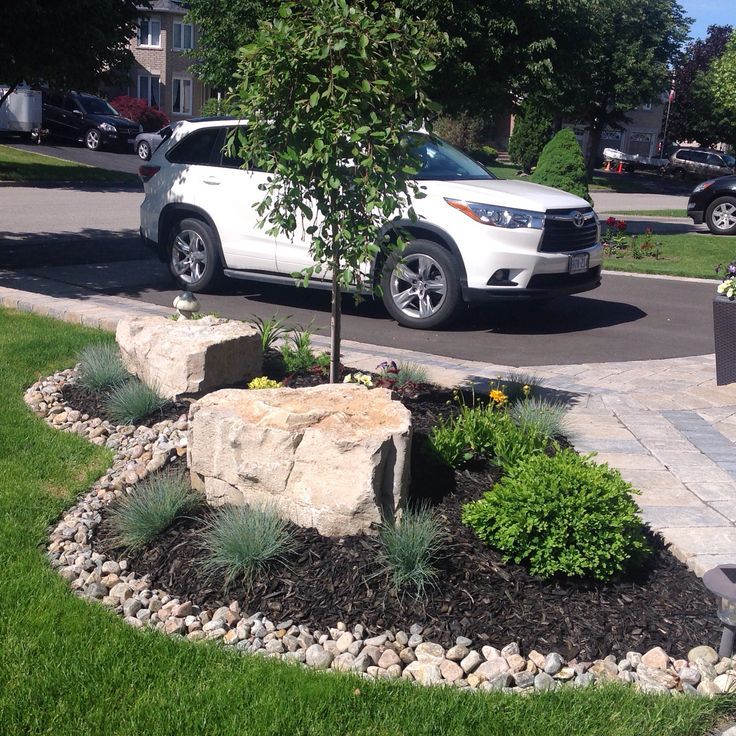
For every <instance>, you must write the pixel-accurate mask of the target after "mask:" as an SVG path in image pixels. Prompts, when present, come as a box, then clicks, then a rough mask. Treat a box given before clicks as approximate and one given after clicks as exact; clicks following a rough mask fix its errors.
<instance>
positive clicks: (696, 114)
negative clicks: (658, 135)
mask: <svg viewBox="0 0 736 736" xmlns="http://www.w3.org/2000/svg"><path fill="white" fill-rule="evenodd" d="M732 31H733V28H732V27H731V26H717V25H713V26H710V27H709V28H708V35H707V36H706V38H705V39H698V40H697V41H693V42H692V43H691V44H688V46H687V48H686V49H685V53H684V56H683V59H682V61H681V62H680V63H679V64H678V65H677V67H676V69H675V75H674V89H675V100H674V102H673V103H672V106H671V109H670V122H669V135H668V138H671V139H672V140H675V141H689V140H696V141H698V142H700V143H702V144H703V145H706V146H709V145H712V144H714V143H716V142H718V141H726V142H729V143H731V144H732V145H733V144H735V143H736V115H734V114H733V112H729V110H728V109H727V108H726V107H725V106H724V105H723V104H722V103H721V102H719V101H718V99H717V95H716V94H715V93H714V91H713V90H712V86H713V84H714V82H713V79H712V77H711V74H710V71H711V65H712V64H713V62H714V61H715V60H717V59H719V58H720V57H721V56H722V55H723V53H724V51H725V50H726V43H727V42H728V39H729V38H730V36H731V33H732Z"/></svg>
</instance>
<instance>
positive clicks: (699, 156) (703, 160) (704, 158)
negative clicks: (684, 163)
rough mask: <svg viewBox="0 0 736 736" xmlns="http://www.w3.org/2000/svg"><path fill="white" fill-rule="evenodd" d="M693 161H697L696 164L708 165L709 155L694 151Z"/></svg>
mask: <svg viewBox="0 0 736 736" xmlns="http://www.w3.org/2000/svg"><path fill="white" fill-rule="evenodd" d="M692 155H693V161H695V163H696V164H707V163H708V154H707V153H703V152H702V151H693V154H692Z"/></svg>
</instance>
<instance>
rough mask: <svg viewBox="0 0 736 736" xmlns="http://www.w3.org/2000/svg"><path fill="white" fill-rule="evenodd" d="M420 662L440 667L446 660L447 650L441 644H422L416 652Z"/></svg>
mask: <svg viewBox="0 0 736 736" xmlns="http://www.w3.org/2000/svg"><path fill="white" fill-rule="evenodd" d="M414 654H416V656H417V660H418V661H419V662H429V663H430V664H436V665H439V664H441V663H442V661H443V660H444V659H445V650H444V648H443V647H442V646H441V645H439V644H433V643H432V642H422V643H421V644H419V646H417V648H416V649H415V650H414Z"/></svg>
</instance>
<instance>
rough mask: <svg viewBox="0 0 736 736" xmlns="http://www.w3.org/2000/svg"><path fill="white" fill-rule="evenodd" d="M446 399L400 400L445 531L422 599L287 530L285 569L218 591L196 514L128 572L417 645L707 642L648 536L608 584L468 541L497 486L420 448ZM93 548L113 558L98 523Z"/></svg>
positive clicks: (682, 579) (357, 553)
mask: <svg viewBox="0 0 736 736" xmlns="http://www.w3.org/2000/svg"><path fill="white" fill-rule="evenodd" d="M313 380H316V381H317V382H321V380H323V379H319V378H313V377H311V376H300V377H297V378H296V379H295V380H294V381H293V382H292V385H294V384H295V383H296V384H297V385H310V384H311V383H312V381H313ZM449 397H450V393H449V392H445V391H434V392H432V391H428V390H427V387H422V391H420V393H419V395H418V396H417V397H415V398H404V399H403V400H404V401H405V403H406V404H407V406H408V407H409V408H410V410H411V411H412V415H413V418H414V422H415V442H414V451H413V458H412V474H413V476H412V486H411V490H410V493H411V495H412V497H413V498H431V499H433V500H434V501H435V502H436V508H437V511H438V513H439V515H440V516H441V519H442V521H443V524H444V526H445V530H446V534H447V537H446V544H445V545H444V551H445V552H444V557H443V559H441V560H440V561H439V566H440V574H439V581H438V584H437V586H436V587H435V588H432V589H430V590H429V593H428V596H427V597H426V598H425V599H424V600H420V601H418V600H415V599H413V598H412V597H411V596H409V595H404V596H403V598H400V597H397V596H396V595H395V594H393V593H391V592H387V591H389V589H390V586H389V585H388V579H387V576H386V574H385V573H382V572H381V568H380V566H379V565H378V564H377V562H376V560H377V558H378V556H379V544H378V542H377V540H375V539H372V538H366V537H346V538H343V539H330V538H325V537H321V536H320V535H319V534H318V533H317V532H316V531H315V530H314V529H301V528H298V527H293V531H294V534H295V538H296V541H297V545H298V547H297V552H295V553H294V554H293V555H292V556H291V557H290V558H289V560H288V564H287V565H286V566H284V567H279V568H276V569H274V570H273V572H272V574H271V575H270V577H268V579H263V580H259V581H258V582H257V583H256V584H255V585H254V587H253V588H252V589H251V590H249V591H245V590H244V588H243V587H242V586H235V587H233V588H232V589H231V590H229V591H224V590H223V587H222V581H221V580H213V579H210V578H207V576H206V575H205V574H204V573H203V570H202V551H201V548H200V547H199V536H198V532H199V530H200V529H201V527H202V525H203V524H204V523H205V522H206V520H207V518H208V516H209V514H210V513H212V512H210V511H208V510H205V509H203V510H202V511H201V512H200V513H198V514H197V515H195V516H194V517H192V518H188V519H185V520H182V521H180V522H178V523H177V524H176V525H175V526H174V527H173V528H171V529H170V530H168V531H167V532H165V533H164V534H163V535H162V536H161V537H159V538H158V539H157V540H156V542H155V543H154V544H152V545H151V546H150V547H149V548H147V549H144V550H142V551H140V552H138V553H135V554H131V555H128V560H129V561H130V564H131V567H132V569H134V570H136V571H137V572H138V573H140V574H148V575H150V576H151V578H152V586H153V587H161V588H163V589H165V590H167V591H170V592H171V593H172V594H173V595H175V596H177V597H179V598H182V599H184V598H187V599H191V600H192V601H193V602H195V603H197V604H198V605H200V606H203V607H210V608H215V607H217V606H219V605H222V604H224V603H226V602H227V601H229V600H231V599H233V598H235V599H238V600H239V601H240V602H241V604H242V605H243V607H244V609H245V610H247V611H251V612H255V611H263V612H265V613H266V614H267V615H268V616H269V617H270V618H272V619H273V620H281V619H288V618H292V619H294V620H295V621H296V622H297V623H302V624H306V625H308V626H311V627H315V628H321V629H324V628H325V627H327V626H333V625H334V624H335V623H336V622H337V621H344V622H346V623H347V624H348V625H354V624H356V623H362V624H363V625H364V626H365V627H366V628H367V629H368V630H369V631H371V632H380V631H381V630H383V629H384V628H389V627H394V628H397V629H398V628H403V629H407V628H408V627H409V626H410V625H411V624H412V623H415V622H419V623H422V624H424V625H425V632H424V636H425V638H427V639H431V640H433V641H437V642H440V643H442V644H444V645H446V646H447V645H450V644H451V643H454V638H455V637H456V636H458V635H461V634H462V635H465V636H470V637H471V638H473V639H474V640H475V643H476V645H482V644H484V643H489V644H492V645H496V646H503V645H504V644H506V643H508V642H510V641H518V642H519V643H520V645H521V647H522V649H523V650H524V651H527V652H528V651H529V650H531V649H533V648H536V649H538V650H540V651H543V652H548V651H558V652H560V653H562V654H563V655H564V656H566V657H567V658H572V657H577V658H578V659H581V660H583V659H586V660H589V659H593V658H596V657H602V656H605V655H608V654H616V655H617V656H623V655H625V653H626V652H627V651H629V650H638V651H645V650H647V649H649V648H651V647H653V646H662V647H663V648H664V649H665V650H666V651H667V652H669V653H670V654H672V655H675V656H682V655H685V654H686V653H687V651H688V649H689V648H691V647H693V646H695V645H697V644H702V643H706V642H708V643H711V644H712V643H715V642H716V641H718V636H719V631H720V626H719V623H718V620H717V618H716V616H715V602H714V600H713V599H712V597H711V596H710V594H709V593H708V592H707V591H706V590H705V588H704V587H703V584H702V583H701V581H700V580H699V579H698V578H697V577H696V576H695V575H694V574H693V573H691V572H690V571H689V570H688V569H687V568H686V567H685V566H684V565H683V564H681V563H680V562H678V561H677V560H676V559H675V558H674V557H673V556H672V555H671V554H670V553H669V552H668V551H667V550H666V549H665V548H664V546H663V544H662V542H661V540H660V539H659V538H658V537H654V536H653V535H650V543H651V545H652V547H653V550H654V554H653V555H652V557H651V558H650V560H649V562H648V564H647V567H646V568H645V569H640V570H638V571H636V572H634V573H631V574H628V575H626V576H624V577H622V578H621V579H619V580H617V581H615V582H612V583H609V584H601V583H595V582H589V581H574V580H567V579H564V580H562V579H561V580H554V581H542V580H540V579H538V578H536V577H534V576H532V575H529V574H528V573H527V572H526V571H525V569H524V568H523V567H521V566H518V565H514V564H511V563H504V562H503V560H502V558H501V556H500V555H499V554H497V553H496V552H494V551H493V550H491V549H489V548H487V547H486V546H485V545H483V544H482V543H480V542H479V540H478V539H477V538H476V537H475V535H474V534H473V533H472V532H471V531H470V530H469V529H468V528H466V527H464V526H463V525H462V524H461V522H460V513H461V509H462V506H463V505H464V504H465V503H467V502H468V501H469V500H473V499H476V498H478V497H479V496H480V495H481V494H482V493H483V492H484V491H485V490H487V489H488V488H489V487H490V486H491V485H492V484H493V483H494V482H495V481H496V480H497V471H496V470H495V469H494V468H492V467H483V466H477V467H471V468H466V469H464V470H462V471H452V470H448V469H446V468H444V467H442V466H441V465H439V464H438V463H437V462H436V461H434V460H433V459H432V458H431V457H430V456H429V455H428V454H427V453H426V452H425V451H424V450H423V444H424V442H423V440H424V438H425V437H426V433H427V432H428V430H429V428H430V427H431V426H432V425H433V424H434V423H435V421H436V418H437V416H439V415H441V414H443V413H445V412H448V411H452V406H451V405H448V404H447V403H446V402H447V400H448V399H449ZM96 545H97V547H98V548H99V549H100V550H102V551H106V552H114V551H115V550H114V549H112V547H111V545H110V543H109V541H108V533H107V531H106V525H105V524H104V523H103V524H102V525H101V527H100V530H99V536H98V539H97V541H96Z"/></svg>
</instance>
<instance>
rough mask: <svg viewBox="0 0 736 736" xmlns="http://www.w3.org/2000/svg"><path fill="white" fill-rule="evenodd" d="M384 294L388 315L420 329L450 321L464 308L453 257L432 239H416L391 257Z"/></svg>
mask: <svg viewBox="0 0 736 736" xmlns="http://www.w3.org/2000/svg"><path fill="white" fill-rule="evenodd" d="M381 291H382V292H383V303H384V305H385V307H386V310H387V311H388V313H389V314H390V315H391V316H392V317H393V318H394V319H395V320H396V321H397V322H398V323H399V324H402V325H404V326H405V327H413V328H414V329H419V330H430V329H432V328H434V327H437V326H439V325H441V324H444V323H446V322H449V321H450V320H451V319H452V317H453V316H454V315H455V313H456V312H457V309H458V306H459V305H460V281H459V279H458V275H457V268H456V267H455V262H454V260H453V258H452V254H451V253H449V252H448V251H447V250H446V249H445V248H443V247H442V246H441V245H438V244H437V243H434V242H432V241H431V240H413V241H412V242H411V243H409V245H408V246H407V247H406V248H405V249H404V250H403V251H402V252H401V253H394V254H392V255H391V256H390V257H389V258H388V260H387V261H386V264H385V266H384V268H383V274H382V277H381Z"/></svg>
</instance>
